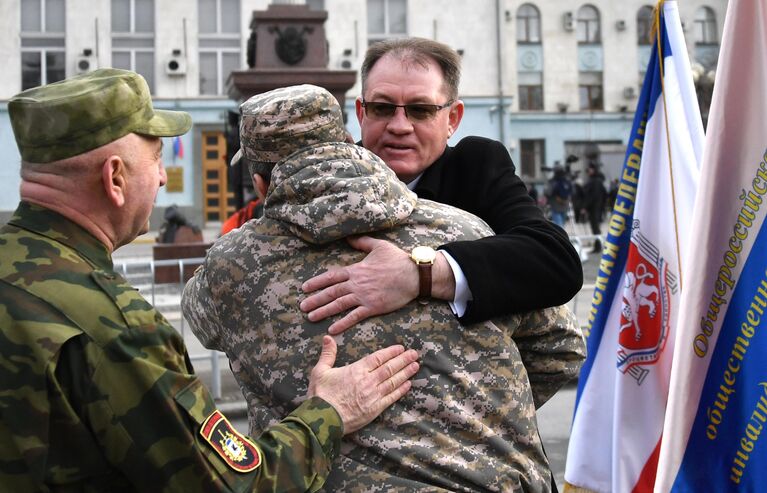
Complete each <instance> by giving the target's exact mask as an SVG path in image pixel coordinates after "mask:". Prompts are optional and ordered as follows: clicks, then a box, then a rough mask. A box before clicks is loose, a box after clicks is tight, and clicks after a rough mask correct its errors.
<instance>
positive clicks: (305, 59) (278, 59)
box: [227, 4, 357, 108]
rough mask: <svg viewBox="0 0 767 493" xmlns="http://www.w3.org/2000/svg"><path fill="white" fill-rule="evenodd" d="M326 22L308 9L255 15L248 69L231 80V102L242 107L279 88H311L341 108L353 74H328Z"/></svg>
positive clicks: (275, 8)
mask: <svg viewBox="0 0 767 493" xmlns="http://www.w3.org/2000/svg"><path fill="white" fill-rule="evenodd" d="M327 18H328V13H327V12H325V11H313V10H309V7H308V6H307V5H283V4H271V5H269V6H268V8H267V10H265V11H254V12H253V16H252V18H251V22H250V29H251V36H250V39H249V41H248V65H249V67H250V68H249V69H247V70H236V71H234V72H232V73H231V74H230V75H229V78H228V79H227V93H228V95H229V97H230V98H232V99H234V100H236V101H239V102H243V101H245V100H247V99H248V98H250V97H251V96H254V95H256V94H260V93H263V92H267V91H271V90H272V89H276V88H278V87H285V86H292V85H297V84H314V85H316V86H320V87H324V88H325V89H327V90H328V91H330V93H331V94H333V96H335V98H336V99H337V100H338V102H339V104H340V105H341V108H343V107H344V104H345V99H346V92H347V91H348V90H349V89H350V88H351V87H352V86H353V85H354V82H355V80H356V78H357V72H356V71H354V70H330V69H328V68H327V65H328V48H327V39H326V38H325V28H324V24H325V21H326V20H327Z"/></svg>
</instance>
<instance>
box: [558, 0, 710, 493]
mask: <svg viewBox="0 0 767 493" xmlns="http://www.w3.org/2000/svg"><path fill="white" fill-rule="evenodd" d="M659 5H660V8H659V9H656V40H655V44H654V46H653V54H652V57H651V59H650V63H649V65H648V67H647V72H646V76H645V80H644V84H643V86H642V91H641V95H640V97H639V102H638V105H637V110H636V114H635V116H634V123H633V126H632V131H631V135H630V137H629V139H628V146H627V151H626V159H625V161H624V166H623V170H622V174H621V177H620V186H619V191H618V197H617V200H616V201H615V207H614V209H613V212H612V214H611V216H610V220H609V224H608V232H607V239H606V242H605V245H604V249H603V252H602V258H601V263H600V267H599V273H598V278H597V280H596V288H595V290H594V295H593V298H592V307H591V312H590V316H589V319H588V323H587V326H588V328H587V330H586V336H587V348H588V358H587V360H586V362H585V364H584V366H583V368H582V369H581V376H580V380H579V382H578V393H577V397H576V408H575V416H574V419H573V427H572V433H571V438H570V443H569V448H568V454H567V467H566V471H565V480H566V482H567V485H566V488H565V491H567V490H568V489H569V488H572V487H573V486H575V487H580V488H584V489H586V490H592V491H598V492H621V493H623V492H632V491H636V492H646V491H652V489H653V485H654V483H655V478H656V471H657V463H658V455H659V451H660V445H661V437H662V436H663V420H664V415H665V411H666V400H667V396H668V388H669V375H670V372H671V361H672V356H673V350H674V337H675V334H676V330H675V327H676V323H677V320H678V319H679V318H680V301H681V296H682V292H683V290H684V289H685V288H686V286H687V284H688V282H689V281H688V279H687V277H688V276H689V275H690V273H689V272H687V271H685V270H684V269H683V268H682V267H683V266H684V265H685V262H686V261H687V260H688V259H687V258H686V256H692V255H698V254H699V252H697V251H696V250H695V249H694V248H693V249H691V248H690V246H692V245H693V243H694V241H693V236H692V235H691V229H690V226H691V217H692V210H693V203H694V200H695V190H696V188H697V183H698V175H699V164H700V162H701V160H702V153H703V139H704V136H703V127H702V123H701V117H700V112H699V109H698V103H697V99H696V96H695V89H694V86H693V82H692V75H691V74H692V72H691V70H690V62H689V59H688V56H687V49H686V47H685V42H684V35H683V32H682V27H681V22H680V19H679V12H678V9H677V3H676V2H675V1H666V2H660V3H659Z"/></svg>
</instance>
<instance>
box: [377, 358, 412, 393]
mask: <svg viewBox="0 0 767 493" xmlns="http://www.w3.org/2000/svg"><path fill="white" fill-rule="evenodd" d="M384 366H387V365H384ZM420 367H421V365H419V364H418V362H417V361H413V362H410V363H408V364H407V365H406V366H404V367H402V368H400V369H399V370H396V371H394V372H392V373H391V377H389V378H387V379H386V380H384V381H383V382H381V383H380V384H379V385H378V388H379V390H380V393H381V396H385V395H386V394H389V393H391V392H394V391H395V390H396V389H397V387H399V386H400V385H402V384H403V383H405V382H407V381H408V380H410V378H411V377H412V376H413V375H415V374H416V373H418V369H419V368H420ZM391 370H392V368H389V369H388V371H391Z"/></svg>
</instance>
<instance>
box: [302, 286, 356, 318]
mask: <svg viewBox="0 0 767 493" xmlns="http://www.w3.org/2000/svg"><path fill="white" fill-rule="evenodd" d="M347 294H349V292H348V290H347V289H346V287H345V285H344V284H336V285H333V286H330V287H327V288H325V289H323V290H322V291H319V292H316V293H314V294H313V295H311V296H308V297H307V298H306V299H305V300H303V301H302V302H301V303H300V304H299V305H298V307H299V308H300V309H301V311H303V312H312V311H314V310H316V309H318V308H322V307H325V306H327V305H328V304H330V303H332V302H333V301H336V300H337V299H339V298H341V297H342V296H346V295H347ZM336 313H338V312H336ZM330 315H335V313H331V314H330ZM325 316H328V315H327V314H325ZM322 318H325V317H322ZM317 320H321V319H317ZM314 321H316V320H314Z"/></svg>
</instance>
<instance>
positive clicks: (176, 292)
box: [113, 223, 605, 491]
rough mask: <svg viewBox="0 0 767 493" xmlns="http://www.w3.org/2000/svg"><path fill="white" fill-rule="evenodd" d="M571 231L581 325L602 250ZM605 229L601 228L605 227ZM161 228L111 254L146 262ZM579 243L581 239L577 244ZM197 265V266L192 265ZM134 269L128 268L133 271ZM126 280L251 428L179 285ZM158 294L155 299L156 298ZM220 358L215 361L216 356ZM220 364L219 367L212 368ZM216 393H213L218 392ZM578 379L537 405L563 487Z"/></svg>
mask: <svg viewBox="0 0 767 493" xmlns="http://www.w3.org/2000/svg"><path fill="white" fill-rule="evenodd" d="M219 229H220V224H216V223H213V224H208V225H207V226H206V227H205V228H204V229H203V239H204V240H205V241H213V240H215V239H216V237H217V236H218V231H219ZM566 230H567V231H568V233H570V234H571V235H572V236H577V237H579V238H585V239H584V241H583V242H582V244H581V248H582V250H583V252H582V254H581V259H582V261H583V264H582V265H583V274H584V287H583V289H582V290H581V292H580V293H579V294H578V295H577V296H576V297H575V298H573V300H572V301H571V302H570V307H571V309H572V310H573V312H574V313H575V315H576V317H577V319H578V322H579V323H580V325H581V326H583V325H584V324H585V322H586V317H587V315H588V311H589V308H590V305H591V293H592V290H593V287H594V281H595V280H596V275H597V270H598V267H599V255H598V254H595V253H591V248H592V242H591V239H589V238H588V236H589V234H590V233H589V232H588V231H586V229H585V227H583V225H575V224H572V223H571V224H569V225H568V226H567V228H566ZM604 230H605V229H604V228H603V231H604ZM156 236H157V232H155V231H151V232H149V233H147V234H145V235H143V236H140V237H139V238H137V239H136V240H135V241H134V242H133V243H131V244H129V245H126V246H124V247H122V248H120V249H118V250H117V251H115V252H114V255H113V258H114V260H115V265H116V266H118V265H119V264H121V263H125V264H127V265H128V267H130V266H132V265H142V263H143V264H145V265H146V266H147V268H148V263H149V261H150V260H151V258H152V246H153V244H154V242H155V238H156ZM576 244H578V243H576ZM192 268H194V267H192ZM129 272H130V270H129ZM128 280H129V281H130V282H131V283H132V284H134V285H137V287H138V288H139V290H140V291H141V292H142V294H143V295H144V296H145V297H146V298H147V299H148V300H149V301H151V302H152V303H154V304H155V306H157V307H158V309H159V310H160V311H161V312H162V313H163V315H165V317H166V318H167V319H168V320H169V321H170V322H171V323H172V324H173V325H174V326H175V327H176V329H177V330H179V332H180V333H181V334H182V335H183V337H184V342H185V343H186V345H187V350H188V351H189V354H190V356H191V357H192V362H193V365H194V367H195V370H196V372H197V373H198V374H199V376H200V378H201V379H202V381H203V382H204V383H205V384H206V385H208V387H209V388H211V389H212V390H215V389H216V388H217V384H216V383H215V379H214V378H213V375H214V374H216V373H218V374H220V375H221V378H220V383H219V385H220V397H218V398H217V402H218V405H219V407H220V408H221V410H222V412H224V414H226V415H227V417H229V419H230V420H231V421H232V424H233V425H234V426H235V427H236V428H237V429H238V430H240V431H242V432H247V429H248V423H247V415H246V413H247V410H246V405H245V402H244V399H243V396H242V393H241V392H240V388H239V386H238V385H237V382H236V381H235V379H234V376H233V375H232V373H231V371H230V370H229V364H228V361H227V359H226V356H225V355H224V354H223V353H212V352H210V351H208V350H207V349H205V348H204V347H203V346H202V344H200V342H199V341H198V340H197V338H196V337H195V336H194V335H193V334H192V333H191V331H190V330H189V328H188V326H187V325H186V324H185V323H184V320H183V318H182V317H181V314H180V308H179V306H178V303H179V298H180V293H181V289H182V288H183V286H181V285H157V286H153V285H152V284H151V282H150V281H147V280H146V279H141V278H139V279H138V281H137V280H134V279H131V278H130V277H129V278H128ZM152 293H154V299H153V297H152ZM214 359H217V362H216V363H215V364H214V363H213V360H214ZM216 364H217V365H218V367H219V371H218V372H216V371H215V370H214V368H215V365H216ZM214 393H215V392H214ZM575 393H576V382H571V383H570V384H568V385H567V386H565V387H564V388H562V389H561V390H560V391H559V392H558V393H557V394H556V395H555V396H554V397H552V398H551V399H550V400H549V401H548V402H547V403H546V404H544V405H543V406H542V407H541V408H540V409H539V410H538V426H539V429H540V433H541V438H542V440H543V444H544V448H545V449H546V453H547V455H548V457H549V461H550V462H551V468H552V471H553V472H554V477H555V479H556V482H557V485H558V486H559V489H560V491H561V490H562V489H563V484H564V471H565V460H566V458H567V445H568V442H569V438H570V424H571V421H572V416H573V408H574V404H575Z"/></svg>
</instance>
